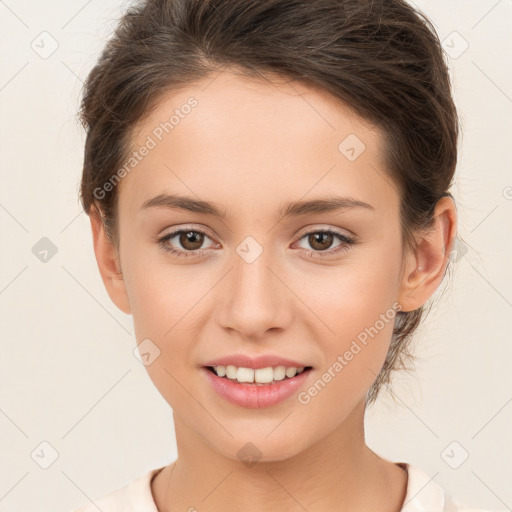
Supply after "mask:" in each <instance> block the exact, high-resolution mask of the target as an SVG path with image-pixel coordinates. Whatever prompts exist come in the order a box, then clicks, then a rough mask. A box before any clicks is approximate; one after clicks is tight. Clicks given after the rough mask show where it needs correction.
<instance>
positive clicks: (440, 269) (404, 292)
mask: <svg viewBox="0 0 512 512" xmlns="http://www.w3.org/2000/svg"><path fill="white" fill-rule="evenodd" d="M434 217H435V219H434V224H433V226H432V227H431V228H430V229H428V230H427V231H426V232H422V233H421V234H419V236H418V246H417V248H416V250H415V251H414V252H408V254H407V255H406V259H405V265H404V272H403V274H402V282H401V285H400V291H399V296H398V301H399V303H400V304H401V305H402V311H405V312H406V311H414V310H415V309H418V308H420V307H421V306H423V304H425V303H426V302H427V300H428V299H429V298H430V297H431V296H432V295H433V294H434V292H435V291H436V290H437V288H438V287H439V285H440V284H441V281H442V280H443V277H444V274H445V272H446V268H447V265H448V262H449V259H450V252H451V250H452V247H453V244H454V242H455V238H456V233H457V210H456V208H455V203H454V202H453V199H452V198H451V197H449V196H445V197H442V198H441V199H440V200H439V201H438V202H437V205H436V207H435V210H434Z"/></svg>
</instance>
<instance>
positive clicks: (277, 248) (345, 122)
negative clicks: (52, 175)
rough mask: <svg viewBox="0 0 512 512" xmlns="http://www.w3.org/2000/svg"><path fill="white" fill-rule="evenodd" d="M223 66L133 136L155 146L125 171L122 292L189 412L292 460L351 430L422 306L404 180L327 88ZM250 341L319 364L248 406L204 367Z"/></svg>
mask: <svg viewBox="0 0 512 512" xmlns="http://www.w3.org/2000/svg"><path fill="white" fill-rule="evenodd" d="M212 80H213V76H210V77H208V79H205V80H204V81H202V82H200V83H197V84H196V85H191V86H189V87H187V88H186V89H184V90H182V91H180V92H173V93H169V94H168V95H167V96H165V97H164V98H163V99H162V100H161V101H160V102H159V103H158V105H157V108H156V109H155V110H154V111H153V112H152V114H151V115H150V117H148V118H146V119H145V120H144V122H143V123H142V124H140V125H139V126H138V129H137V130H136V132H135V134H134V138H133V141H132V146H133V148H132V149H133V150H134V151H137V150H139V155H140V154H141V153H145V156H143V157H142V158H141V159H140V161H138V163H137V164H136V166H134V167H133V169H132V170H131V171H130V172H129V173H127V174H126V175H125V176H124V178H123V179H122V181H121V183H120V184H119V185H118V187H119V190H118V192H119V210H118V211H119V239H120V246H119V265H120V267H121V270H122V274H123V280H122V281H121V280H120V281H117V282H116V284H110V285H108V287H109V293H110V295H111V297H112V298H113V299H114V301H115V302H116V304H117V305H118V306H119V307H120V308H121V309H123V310H124V311H125V312H127V313H131V314H132V315H133V320H134V326H135V334H136V340H137V343H141V342H143V340H146V341H144V343H146V345H145V347H146V348H147V352H148V353H149V354H150V355H149V356H146V358H147V361H148V362H149V363H150V364H148V365H147V366H146V369H147V371H148V373H149V376H150V377H151V379H152V381H153V382H154V384H155V386H156V387H157V388H158V390H159V391H160V393H161V394H162V396H163V397H164V399H165V400H166V401H167V402H168V403H169V405H170V406H171V407H172V409H173V413H174V415H175V418H177V419H179V422H180V424H181V425H182V426H183V427H182V428H185V429H187V430H188V432H189V434H190V435H193V436H194V437H195V438H197V439H200V440H201V441H202V442H204V443H205V444H207V445H209V446H210V447H211V448H212V449H214V450H215V451H216V452H218V453H220V454H223V455H225V456H228V457H231V458H233V459H234V458H236V457H238V455H237V454H238V452H239V450H240V449H241V448H242V447H243V446H244V445H245V444H246V443H247V442H251V443H253V444H254V445H255V446H256V447H257V449H258V450H259V451H260V452H261V457H262V460H282V459H285V458H290V457H292V456H294V455H297V454H298V453H300V452H302V451H303V450H305V449H307V448H308V447H310V446H312V445H313V444H315V443H317V442H319V441H320V440H322V439H324V438H326V437H327V436H329V435H330V434H331V433H335V432H336V431H338V430H339V429H341V428H343V425H344V422H345V421H346V420H347V418H348V417H349V416H350V415H351V414H352V413H353V411H354V409H355V408H356V406H359V405H360V404H361V403H363V402H364V398H365V395H366V392H367V391H368V389H369V387H370V386H371V384H372V383H373V381H374V380H375V378H376V376H377V374H378V373H379V371H380V369H381V367H382V364H383V362H384V360H385V357H386V353H387V350H388V347H389V343H390V339H391V335H392V331H393V324H394V315H395V314H396V311H397V310H399V309H400V308H403V309H404V310H405V307H404V304H403V301H401V295H400V294H401V293H402V287H401V284H402V280H403V276H404V268H405V269H406V268H407V267H404V260H403V258H402V246H401V236H400V221H399V196H398V192H397V190H396V189H395V188H394V186H393V183H392V182H391V181H390V180H389V178H388V177H387V176H386V174H385V173H384V169H383V166H382V163H381V158H382V154H383V142H382V137H381V134H380V133H379V132H378V130H377V129H375V128H374V127H372V126H371V125H369V124H367V123H366V122H364V121H363V120H362V119H361V118H359V117H358V116H356V115H355V114H354V113H352V112H351V111H349V110H348V109H347V108H346V107H343V106H342V105H341V104H340V103H339V102H338V101H337V100H336V99H335V98H334V97H332V96H330V95H329V94H328V93H326V92H324V91H320V90H316V89H311V88H309V87H307V86H305V85H300V84H297V83H293V85H291V84H289V83H288V84H285V83H284V82H280V83H277V82H276V83H273V84H272V85H271V84H269V83H268V82H266V81H257V80H250V79H247V78H241V77H239V76H236V75H235V74H232V73H230V72H227V71H225V72H223V73H221V74H219V75H218V76H217V78H215V79H214V80H213V81H212ZM190 98H194V100H190ZM187 104H188V105H190V108H189V107H185V105H187ZM173 114H175V116H174V118H173V120H172V121H171V123H172V128H169V126H170V125H169V124H168V125H165V124H162V123H165V122H166V121H167V122H169V119H170V118H171V116H172V115H173ZM162 126H165V127H166V129H167V132H168V133H166V130H165V129H163V128H162ZM160 139H161V140H160ZM150 140H151V141H153V142H151V141H150ZM153 143H154V144H153ZM143 146H146V147H147V148H149V149H148V150H147V151H144V150H142V151H140V148H142V147H143ZM171 195H172V196H174V197H175V198H185V197H186V198H190V199H191V200H193V201H200V202H201V204H200V205H201V206H202V207H203V208H202V211H199V210H200V208H196V209H195V210H196V211H192V210H189V209H186V208H179V207H177V206H176V204H175V203H172V202H171V201H170V200H169V198H168V197H166V196H171ZM155 198H159V199H158V200H156V199H155ZM343 199H345V200H347V199H350V200H351V201H352V203H351V204H350V203H349V204H346V205H345V207H343V208H338V209H333V208H332V205H331V207H327V206H326V205H327V203H326V202H325V201H329V200H338V201H340V203H341V201H342V200H343ZM322 201H324V202H322ZM298 202H304V203H311V204H310V205H309V207H308V206H307V205H306V206H304V207H303V208H297V207H295V208H288V207H289V205H295V204H296V203H298ZM357 202H359V203H357ZM205 203H208V204H209V207H208V208H204V206H205ZM184 204H185V203H184V202H183V201H182V202H181V205H182V206H183V205H184ZM189 204H190V203H189ZM196 206H197V205H196ZM214 208H216V209H217V210H218V211H219V212H220V213H221V214H222V215H220V216H218V215H215V214H214V213H213V210H214ZM285 213H288V214H287V215H284V214H285ZM180 230H181V232H180ZM397 304H398V306H397ZM148 340H149V341H148ZM143 346H144V345H143ZM240 354H242V355H248V356H250V357H257V356H260V355H268V354H270V355H272V356H278V357H282V358H286V359H290V360H292V361H294V362H297V363H300V366H304V367H311V370H307V371H304V372H303V373H302V374H301V380H300V385H298V386H297V387H296V388H294V390H293V392H292V393H291V395H290V396H288V397H287V398H285V399H283V400H281V401H279V402H278V403H274V404H272V405H267V406H261V407H255V406H254V404H253V405H249V404H246V405H240V404H236V403H233V402H232V401H230V400H228V399H226V398H225V397H224V396H221V395H220V394H219V393H218V392H217V391H216V389H215V388H214V387H213V386H212V384H211V375H212V374H211V372H210V371H209V370H207V369H205V368H204V366H205V365H206V364H207V363H208V362H211V361H212V360H215V359H218V358H222V357H224V356H231V355H240ZM272 366H275V365H272ZM329 375H330V378H329ZM315 389H316V391H315ZM262 403H263V402H262ZM276 426H277V427H276ZM270 433H271V435H270ZM178 443H179V440H178Z"/></svg>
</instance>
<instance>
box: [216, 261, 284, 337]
mask: <svg viewBox="0 0 512 512" xmlns="http://www.w3.org/2000/svg"><path fill="white" fill-rule="evenodd" d="M249 261H250V260H247V261H246V260H245V259H244V258H242V257H240V256H239V254H237V253H236V252H235V253H234V255H233V259H232V267H231V271H230V272H229V273H228V275H227V276H226V277H225V278H224V283H223V285H222V286H221V287H219V290H218V292H219V298H218V301H219V302H218V307H217V318H218V322H219V324H220V326H221V327H222V328H223V329H225V330H230V331H236V332H237V333H238V334H239V336H240V338H243V339H253V340H257V339H261V338H262V337H264V336H265V335H266V333H267V331H271V330H272V331H280V330H283V329H286V328H287V327H288V326H289V325H290V323H291V321H292V298H293V293H292V292H291V291H290V289H289V288H288V287H287V286H286V284H285V279H284V275H282V274H283V272H282V271H280V270H279V265H278V263H277V262H276V260H275V258H274V259H272V258H271V257H270V251H269V252H268V253H267V252H266V251H263V252H262V253H261V254H260V255H259V256H258V257H257V258H256V259H255V260H254V261H252V262H249ZM280 274H281V275H280Z"/></svg>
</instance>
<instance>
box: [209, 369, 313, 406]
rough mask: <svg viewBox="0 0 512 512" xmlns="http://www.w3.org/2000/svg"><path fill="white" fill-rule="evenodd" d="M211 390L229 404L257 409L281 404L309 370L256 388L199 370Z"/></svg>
mask: <svg viewBox="0 0 512 512" xmlns="http://www.w3.org/2000/svg"><path fill="white" fill-rule="evenodd" d="M201 370H202V371H203V372H204V373H205V375H206V378H207V379H208V381H209V382H210V384H211V385H212V387H213V389H214V390H215V391H216V392H217V393H218V394H219V395H220V396H222V397H224V398H225V399H226V400H228V401H229V402H231V403H233V404H236V405H239V406H241V407H248V408H251V409H259V408H262V407H270V406H272V405H276V404H278V403H280V402H283V401H284V400H286V399H287V398H289V397H290V396H292V395H293V394H295V393H296V391H298V389H299V388H300V386H302V385H303V383H304V381H305V380H306V379H307V378H308V377H309V374H310V373H311V370H304V371H303V372H302V373H300V374H298V375H296V376H295V377H293V378H291V379H283V380H280V381H276V382H274V383H273V384H266V385H264V386H257V385H256V384H240V383H238V382H234V381H232V380H229V379H226V378H224V377H219V376H218V375H216V374H215V373H213V372H212V371H211V370H209V369H208V368H205V367H203V368H201Z"/></svg>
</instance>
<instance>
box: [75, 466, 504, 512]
mask: <svg viewBox="0 0 512 512" xmlns="http://www.w3.org/2000/svg"><path fill="white" fill-rule="evenodd" d="M396 464H398V465H400V466H401V467H403V468H404V469H405V470H406V471H407V473H408V481H407V493H406V496H405V499H404V504H403V507H402V508H401V509H400V512H492V511H489V510H483V509H480V508H479V509H476V508H468V507H467V506H465V505H462V504H461V503H459V502H456V501H455V500H453V499H451V498H450V497H449V496H448V495H447V494H445V492H444V490H443V489H442V487H440V486H439V485H438V484H436V483H435V482H433V481H432V479H431V478H430V477H429V476H428V475H427V474H426V473H424V472H423V471H421V470H420V469H419V468H417V467H415V466H413V465H411V464H408V463H405V462H398V463H396ZM164 467H165V466H164ZM164 467H161V468H157V469H152V470H151V471H149V472H148V473H146V474H145V475H143V476H141V477H139V478H137V479H136V480H133V481H132V482H130V483H129V484H128V485H126V486H125V487H122V488H120V489H117V490H115V491H113V492H111V493H110V494H108V495H106V496H103V497H102V498H100V499H98V500H96V502H95V503H91V504H88V505H84V506H82V507H80V508H79V509H77V510H75V511H73V512H98V510H101V511H102V512H159V511H158V509H157V508H156V505H155V501H154V499H153V495H152V493H151V480H152V478H153V477H154V476H155V475H156V474H157V473H158V472H159V471H161V470H162V469H163V468H164ZM495 512H498V511H495Z"/></svg>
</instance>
